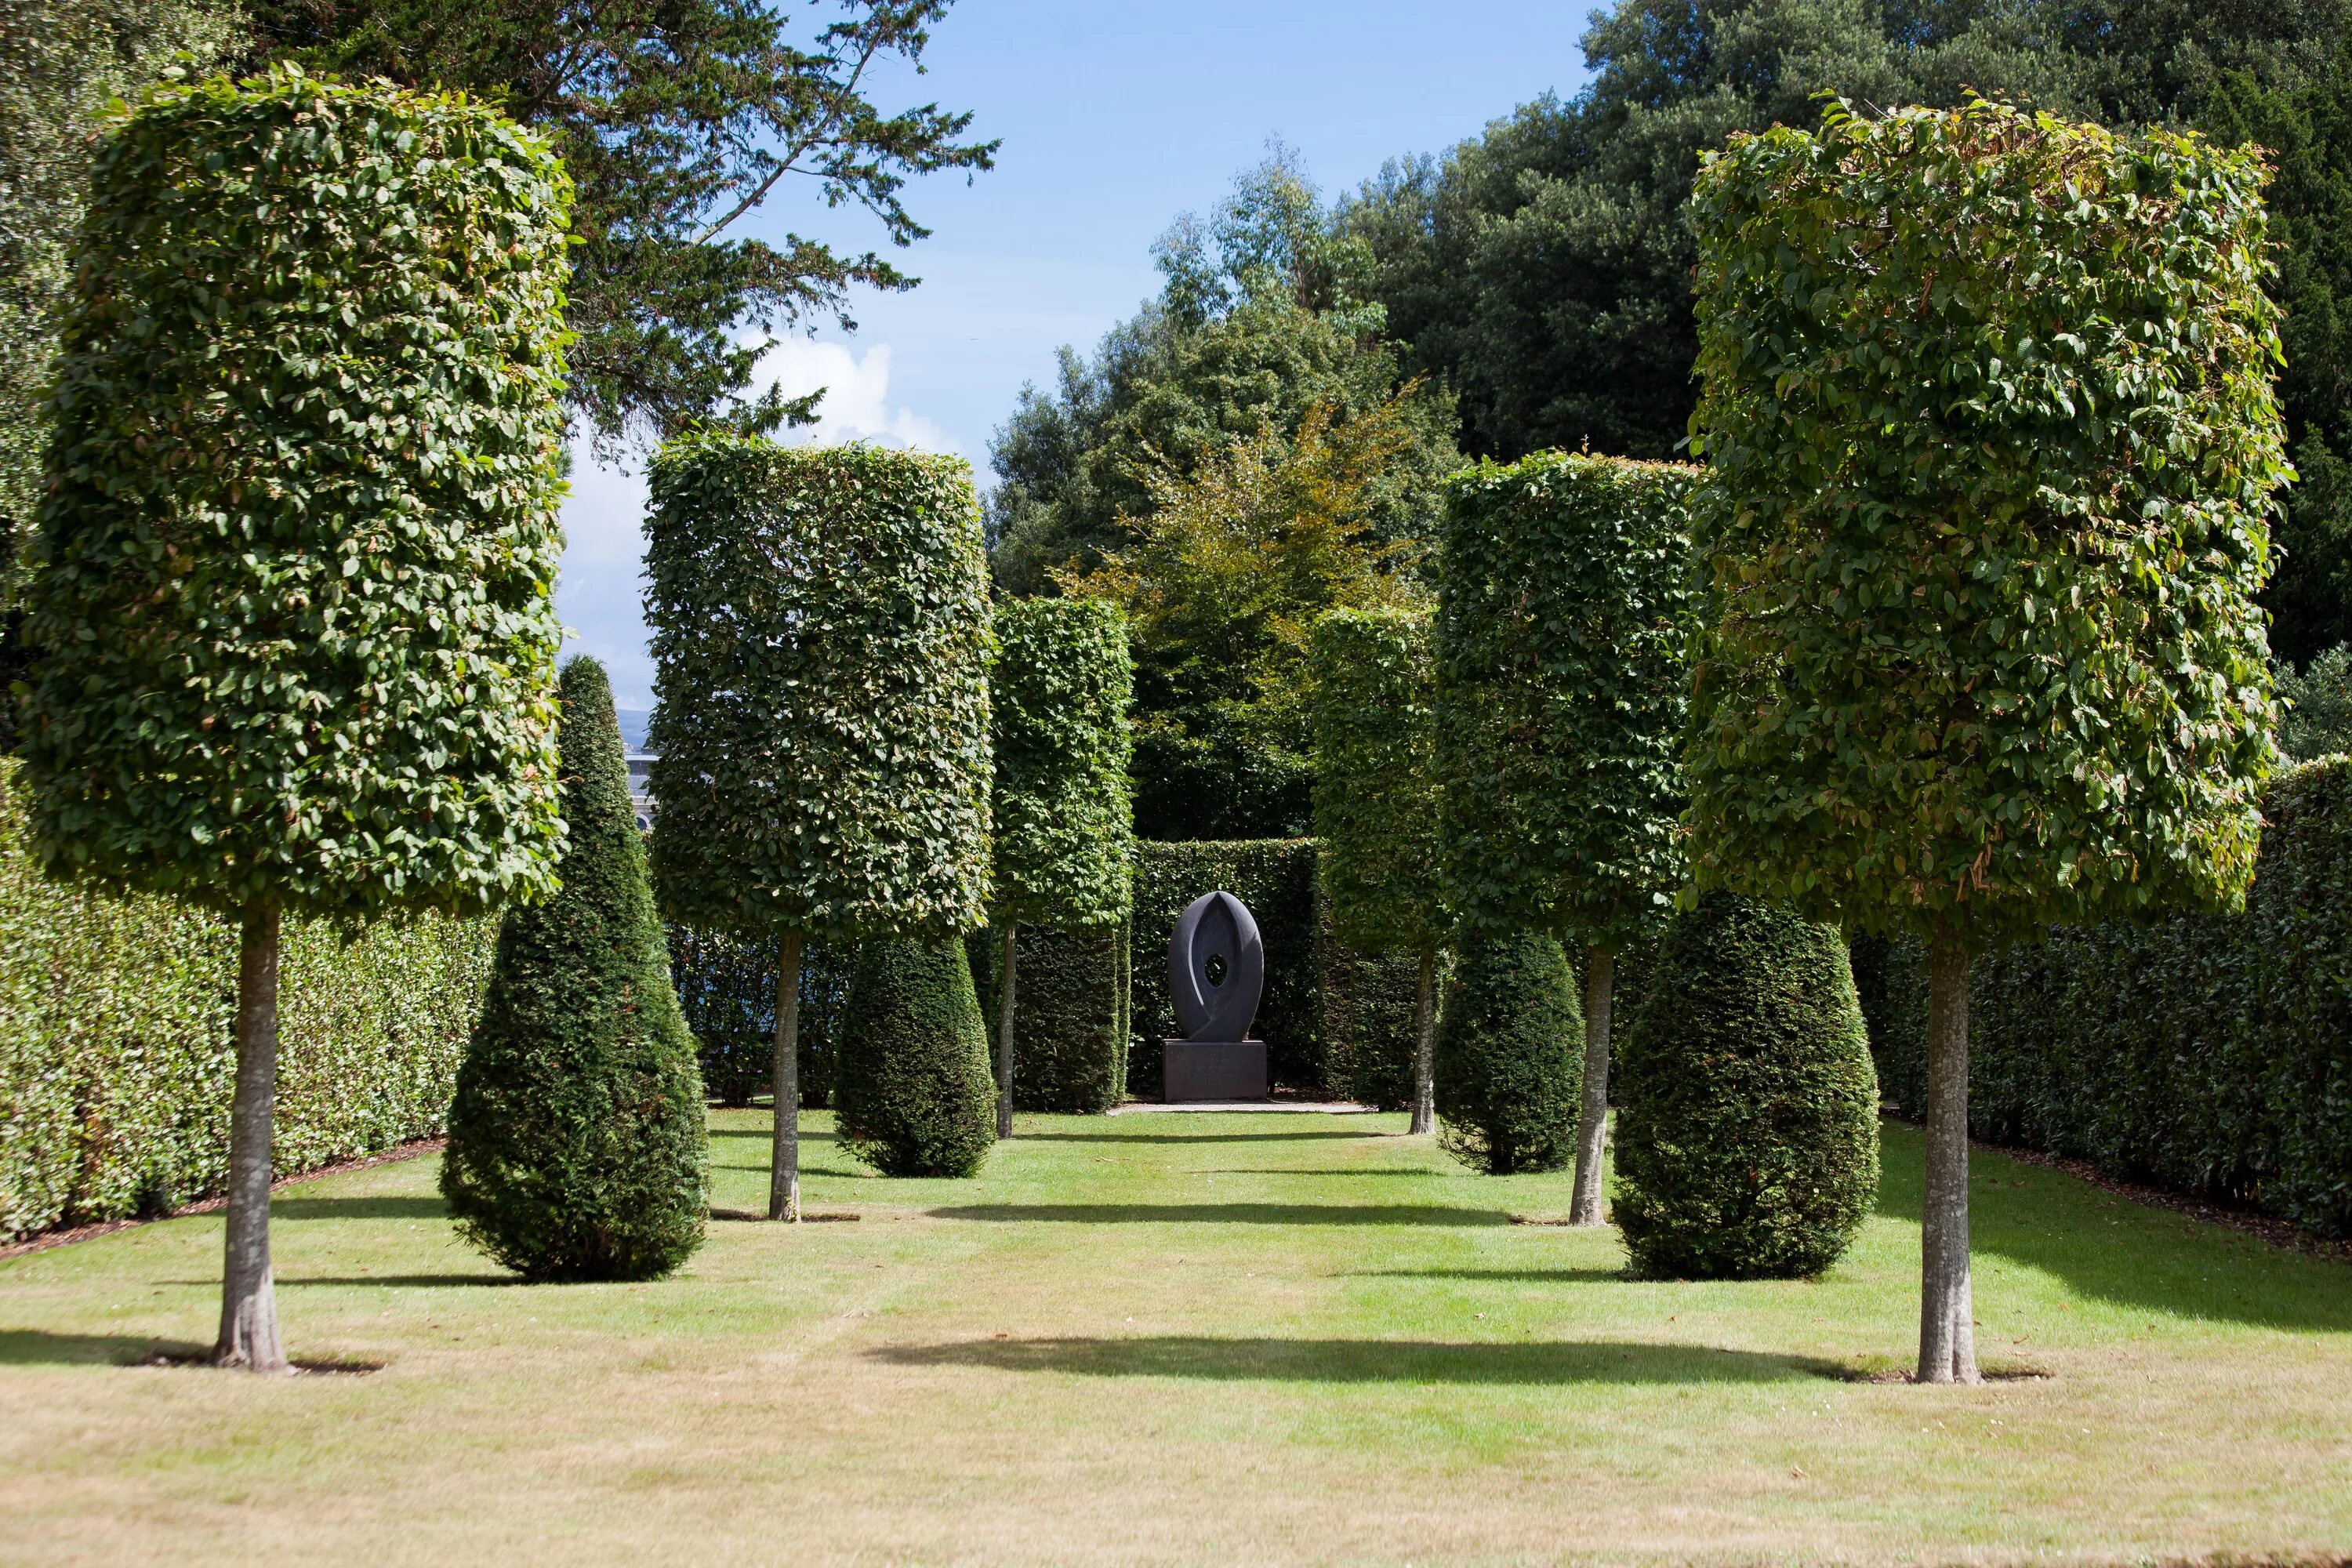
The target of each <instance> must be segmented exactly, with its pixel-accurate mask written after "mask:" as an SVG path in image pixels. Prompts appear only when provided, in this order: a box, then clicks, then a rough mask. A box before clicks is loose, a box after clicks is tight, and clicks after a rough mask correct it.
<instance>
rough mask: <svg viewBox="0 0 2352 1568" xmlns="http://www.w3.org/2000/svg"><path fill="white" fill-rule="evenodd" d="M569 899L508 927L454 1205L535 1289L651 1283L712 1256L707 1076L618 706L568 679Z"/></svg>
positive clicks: (557, 899)
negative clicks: (692, 1257)
mask: <svg viewBox="0 0 2352 1568" xmlns="http://www.w3.org/2000/svg"><path fill="white" fill-rule="evenodd" d="M561 690H562V701H563V717H562V723H561V726H560V728H559V730H558V731H557V746H558V749H559V752H560V753H561V755H562V808H563V816H564V820H565V821H566V823H568V824H569V825H570V829H571V833H570V837H569V839H568V841H567V844H566V847H565V849H564V854H563V858H562V862H561V863H560V864H559V866H558V868H557V871H558V874H559V875H560V876H561V877H562V888H561V889H560V890H559V891H558V892H557V893H556V895H555V896H554V897H553V898H552V899H551V900H549V901H548V902H546V903H544V904H538V905H526V906H524V907H522V908H520V909H517V910H513V911H511V912H510V913H509V914H508V916H507V917H506V921H505V922H504V924H503V925H502V926H501V927H500V928H499V945H498V953H497V956H496V958H495V959H494V960H493V962H492V967H491V971H490V984H489V992H488V996H487V997H486V998H485V999H484V1002H483V1006H482V1016H481V1020H480V1022H479V1023H478V1024H477V1025H476V1026H475V1028H474V1036H473V1038H472V1040H471V1041H470V1042H469V1043H468V1044H467V1047H466V1055H465V1058H464V1059H463V1061H462V1062H461V1063H460V1064H459V1066H458V1068H457V1099H456V1101H455V1103H453V1104H452V1105H451V1107H450V1110H449V1148H448V1152H447V1154H446V1156H445V1157H444V1158H443V1161H442V1164H441V1191H442V1194H443V1195H444V1196H446V1198H447V1199H448V1200H449V1209H450V1213H451V1214H452V1215H455V1216H456V1218H457V1228H458V1229H459V1231H461V1232H462V1233H463V1234H464V1235H465V1236H466V1237H467V1239H468V1240H469V1241H471V1242H473V1243H474V1245H476V1246H477V1247H480V1248H481V1249H482V1250H483V1251H485V1252H487V1253H488V1254H489V1255H490V1256H491V1257H492V1258H497V1259H498V1260H499V1262H500V1263H502V1264H504V1265H506V1266H507V1267H508V1268H511V1269H513V1270H514V1271H515V1272H517V1273H518V1274H520V1275H522V1276H523V1277H524V1278H525V1279H651V1278H653V1277H655V1276H656V1275H661V1274H667V1272H669V1271H670V1270H671V1269H672V1268H677V1266H678V1265H679V1264H680V1263H682V1262H684V1261H685V1260H686V1258H687V1256H688V1254H689V1253H691V1252H693V1250H694V1249H695V1248H696V1247H698V1246H700V1245H701V1243H702V1230H703V1220H704V1216H705V1214H706V1212H707V1211H706V1202H707V1199H706V1197H705V1183H706V1180H707V1177H708V1169H709V1134H708V1133H707V1131H705V1128H704V1118H703V1094H702V1072H701V1068H700V1067H699V1066H698V1062H697V1060H696V1053H695V1046H694V1037H692V1036H691V1035H689V1034H688V1033H687V1030H686V1020H685V1018H684V1016H683V1015H682V1014H681V1013H680V1012H679V1011H678V1005H677V992H676V991H675V990H673V989H672V988H671V984H670V972H669V951H668V947H667V943H666V942H664V940H663V936H662V927H661V922H660V921H659V920H658V919H656V916H655V914H654V900H653V892H652V889H650V887H649V886H648V885H647V883H646V847H645V841H644V838H643V837H642V836H641V835H640V834H639V832H638V831H637V824H636V816H635V813H634V812H633V811H631V809H630V806H629V775H628V770H627V767H626V765H625V763H623V761H622V756H621V731H620V726H619V725H618V724H617V723H615V722H614V713H613V689H612V687H611V686H610V685H609V684H608V683H607V682H606V680H605V679H604V668H603V667H602V666H600V665H598V664H597V663H596V661H595V660H593V659H590V658H575V659H573V660H572V662H571V663H570V664H568V665H566V666H564V668H563V675H562V689H561Z"/></svg>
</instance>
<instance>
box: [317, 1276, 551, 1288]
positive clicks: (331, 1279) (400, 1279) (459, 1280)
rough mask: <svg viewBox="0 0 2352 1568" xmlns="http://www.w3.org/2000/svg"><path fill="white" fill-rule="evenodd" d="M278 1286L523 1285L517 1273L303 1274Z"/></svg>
mask: <svg viewBox="0 0 2352 1568" xmlns="http://www.w3.org/2000/svg"><path fill="white" fill-rule="evenodd" d="M527 1283H528V1281H527V1280H525V1279H523V1278H522V1276H520V1274H306V1275H304V1276H303V1277H302V1278H300V1279H279V1280H278V1284H280V1285H345V1286H369V1285H375V1286H382V1287H384V1288H386V1289H394V1290H446V1289H473V1288H477V1287H488V1288H492V1289H501V1288H504V1287H506V1286H509V1285H522V1284H527Z"/></svg>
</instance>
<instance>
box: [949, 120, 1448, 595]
mask: <svg viewBox="0 0 2352 1568" xmlns="http://www.w3.org/2000/svg"><path fill="white" fill-rule="evenodd" d="M1158 254H1159V259H1160V270H1161V273H1162V275H1163V276H1164V277H1165V278H1166V279H1167V282H1166V285H1165V287H1164V288H1163V289H1162V290H1161V292H1160V297H1159V298H1157V299H1156V300H1152V301H1150V303H1148V304H1146V305H1145V306H1144V308H1143V310H1141V311H1140V312H1139V314H1138V315H1137V316H1136V317H1135V318H1134V319H1133V320H1131V321H1126V322H1123V323H1121V324H1120V325H1119V326H1118V327H1116V328H1114V329H1113V330H1112V331H1110V333H1109V334H1108V335H1107V336H1106V337H1105V338H1104V339H1103V341H1102V343H1101V346H1100V347H1099V348H1098V349H1097V352H1096V353H1095V355H1094V357H1093V358H1092V359H1091V360H1087V359H1083V358H1081V357H1080V356H1079V355H1078V354H1077V353H1076V352H1074V351H1072V350H1070V349H1067V348H1065V349H1064V350H1063V351H1062V352H1061V356H1060V357H1061V369H1060V376H1059V383H1058V384H1057V386H1056V387H1055V389H1054V390H1053V391H1052V392H1050V393H1045V392H1040V391H1038V390H1037V389H1036V388H1035V387H1034V386H1033V387H1024V389H1023V391H1022V395H1021V401H1020V403H1019V405H1018V406H1016V407H1015V409H1014V410H1013V416H1012V417H1011V418H1010V419H1009V420H1007V421H1006V423H1005V424H1004V426H1003V427H1002V428H1001V429H999V430H998V432H997V434H996V439H995V441H994V443H993V445H992V447H991V460H992V465H993V467H994V468H995V470H996V472H997V473H998V474H999V475H1000V476H1001V477H1002V480H1003V482H1002V483H1001V484H1000V486H999V487H998V489H997V490H996V492H995V494H994V496H993V498H992V506H991V517H990V531H991V535H992V541H993V542H994V545H995V568H996V574H997V578H998V581H999V582H1000V583H1002V584H1004V585H1005V586H1006V587H1007V588H1009V589H1011V590H1012V591H1013V592H1015V593H1018V594H1037V593H1045V592H1050V591H1051V589H1052V585H1053V583H1054V582H1055V573H1056V572H1057V571H1058V570H1061V569H1063V568H1076V570H1078V571H1081V572H1084V571H1087V570H1090V569H1092V568H1093V567H1095V566H1097V565H1099V564H1101V563H1102V561H1103V559H1104V558H1105V557H1106V555H1108V553H1109V552H1113V551H1115V550H1118V549H1119V548H1120V547H1121V546H1122V545H1123V544H1124V543H1125V536H1126V531H1125V530H1124V528H1123V527H1122V526H1121V524H1120V521H1119V519H1120V518H1121V517H1122V516H1128V517H1132V516H1135V515H1138V514H1139V513H1141V512H1142V511H1143V510H1146V509H1147V508H1148V507H1150V505H1151V504H1152V497H1153V493H1154V492H1153V490H1152V488H1151V487H1152V484H1153V482H1154V476H1159V477H1161V478H1165V477H1167V476H1169V475H1174V476H1177V477H1180V478H1181V477H1183V476H1186V475H1189V474H1191V473H1192V471H1193V469H1194V468H1196V467H1198V466H1199V465H1200V464H1201V463H1202V462H1203V461H1204V460H1206V459H1207V458H1209V457H1210V456H1211V455H1212V454H1214V453H1218V452H1222V451H1227V450H1230V449H1232V448H1234V447H1238V446H1241V445H1243V444H1245V443H1249V442H1253V441H1258V440H1260V439H1261V437H1265V438H1267V439H1270V441H1271V442H1272V445H1271V446H1270V447H1268V448H1267V452H1268V455H1269V457H1270V458H1274V459H1275V460H1276V461H1278V460H1279V453H1278V448H1279V447H1282V446H1283V445H1285V444H1286V443H1287V442H1288V441H1290V440H1291V439H1292V438H1293V437H1295V436H1296V435H1297V431H1298V429H1299V427H1300V426H1301V424H1302V423H1303V422H1304V421H1305V420H1306V418H1307V411H1308V410H1309V409H1312V408H1317V407H1320V408H1322V409H1324V410H1326V411H1327V413H1328V416H1330V417H1331V419H1332V420H1334V421H1336V422H1338V423H1342V424H1344V423H1345V422H1347V421H1348V420H1350V419H1353V418H1355V417H1357V416H1360V415H1363V414H1365V413H1366V412H1368V411H1370V409H1372V408H1374V407H1375V406H1376V405H1381V403H1383V402H1385V401H1388V400H1390V399H1391V398H1393V397H1395V396H1396V395H1397V394H1398V392H1399V389H1400V383H1401V381H1402V376H1401V374H1400V369H1399V367H1400V363H1401V350H1400V348H1399V347H1398V345H1396V344H1394V343H1392V342H1390V341H1389V340H1388V338H1387V336H1386V332H1385V321H1386V315H1385V312H1384V311H1383V310H1381V308H1380V307H1379V306H1378V305H1375V304H1371V303H1369V302H1368V301H1367V300H1365V298H1364V295H1363V289H1364V285H1365V282H1366V279H1367V278H1368V276H1369V268H1370V252H1369V250H1368V249H1367V248H1366V247H1365V246H1364V245H1363V244H1362V243H1361V242H1360V241H1358V240H1355V239H1353V238H1350V237H1342V236H1337V235H1335V234H1334V233H1333V232H1332V230H1331V228H1330V225H1329V223H1328V215H1327V214H1326V213H1325V212H1324V210H1323V207H1322V205H1321V202H1320V199H1319V198H1318V195H1317V194H1316V192H1315V189H1314V187H1313V186H1312V185H1311V184H1308V183H1307V180H1306V178H1305V176H1304V175H1303V174H1301V173H1300V172H1299V170H1298V167H1297V162H1296V160H1295V159H1294V158H1293V157H1292V156H1291V154H1290V153H1287V152H1286V151H1285V150H1283V149H1281V148H1279V147H1277V148H1276V151H1275V153H1274V154H1273V155H1272V156H1271V157H1269V158H1268V160H1267V161H1266V162H1265V163H1264V164H1262V165H1260V166H1259V167H1258V168H1256V169H1254V170H1252V171H1250V172H1249V173H1247V174H1244V175H1242V176H1241V177H1240V178H1239V179H1237V180H1236V181H1235V182H1234V192H1233V195H1231V196H1230V197H1228V198H1227V200H1226V201H1225V202H1224V204H1223V205H1222V206H1220V207H1219V208H1218V209H1217V211H1216V213H1215V214H1214V215H1213V217H1212V218H1211V219H1210V220H1209V221H1208V222H1206V223H1202V222H1201V221H1199V220H1197V219H1194V218H1192V217H1191V216H1185V217H1181V218H1180V219H1179V220H1178V221H1177V223H1176V225H1175V226H1173V227H1172V228H1171V229H1170V230H1169V232H1168V234H1167V235H1166V236H1164V237H1162V238H1161V240H1160V245H1159V247H1158ZM1389 418H1390V419H1391V422H1392V423H1394V424H1395V425H1396V426H1397V427H1398V428H1401V429H1403V430H1405V431H1407V432H1409V434H1410V437H1411V438H1410V439H1409V440H1407V441H1405V442H1403V443H1402V444H1401V445H1397V446H1395V447H1393V448H1392V449H1391V450H1390V451H1389V453H1388V455H1387V457H1386V458H1385V460H1384V462H1383V464H1382V466H1381V469H1380V470H1379V471H1378V472H1377V473H1374V474H1370V475H1367V476H1366V478H1365V489H1364V501H1365V504H1366V505H1367V506H1368V507H1369V508H1370V513H1369V515H1370V521H1371V522H1372V524H1373V526H1374V527H1375V528H1376V530H1377V531H1379V533H1380V534H1381V536H1382V537H1383V538H1386V539H1389V540H1405V539H1412V538H1418V537H1422V536H1423V535H1425V534H1426V533H1427V532H1428V531H1429V529H1430V525H1431V522H1432V519H1433V504H1434V503H1433V497H1434V489H1435V481H1436V479H1438V478H1439V477H1440V476H1441V475H1443V474H1444V472H1446V471H1447V470H1448V469H1449V468H1452V467H1453V466H1454V461H1455V457H1454V440H1453V431H1454V410H1453V400H1452V399H1451V398H1450V397H1449V396H1447V395H1444V393H1443V392H1442V391H1441V390H1440V389H1439V388H1438V387H1437V386H1436V385H1435V384H1433V383H1422V384H1416V385H1413V386H1412V387H1411V389H1410V391H1409V392H1407V393H1406V395H1404V396H1403V397H1402V400H1401V402H1400V404H1399V406H1398V408H1397V410H1396V411H1395V412H1394V414H1393V415H1391V416H1389Z"/></svg>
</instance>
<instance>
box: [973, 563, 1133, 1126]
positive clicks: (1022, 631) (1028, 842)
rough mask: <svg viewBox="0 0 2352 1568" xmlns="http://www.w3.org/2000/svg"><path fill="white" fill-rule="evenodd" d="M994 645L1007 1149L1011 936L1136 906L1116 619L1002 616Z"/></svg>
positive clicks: (1067, 610)
mask: <svg viewBox="0 0 2352 1568" xmlns="http://www.w3.org/2000/svg"><path fill="white" fill-rule="evenodd" d="M996 645H997V646H996V667H995V682H994V687H993V689H992V692H991V710H992V715H993V719H992V721H993V723H994V726H995V735H994V742H995V763H996V773H995V780H996V783H995V789H996V797H995V800H994V802H993V803H992V824H993V826H994V830H995V865H994V868H993V877H992V882H993V892H992V906H991V910H990V923H991V924H992V925H993V926H994V927H995V928H996V936H997V941H998V942H999V943H1000V944H1001V957H1000V961H999V967H998V972H997V973H998V979H997V986H998V995H997V1009H998V1022H997V1057H996V1135H997V1136H998V1137H999V1138H1010V1137H1012V1136H1013V1034H1014V1029H1013V1024H1014V1005H1015V999H1016V996H1017V994H1018V991H1019V975H1018V973H1017V963H1016V961H1017V959H1018V956H1019V950H1018V946H1017V943H1016V940H1015V939H1016V937H1017V935H1018V933H1019V930H1020V927H1021V926H1022V925H1024V923H1030V922H1034V923H1037V924H1041V925H1050V926H1056V927H1060V928H1062V929H1064V930H1087V929H1092V928H1097V927H1101V926H1109V925H1117V924H1118V922H1119V921H1124V920H1125V919H1127V916H1128V911H1129V908H1130V907H1131V906H1132V905H1133V904H1134V901H1135V890H1134V886H1133V868H1134V859H1135V807H1134V803H1133V800H1132V798H1131V795H1130V793H1129V782H1128V774H1127V765H1128V759H1129V754H1130V753H1131V752H1133V750H1134V737H1133V732H1132V730H1131V728H1130V724H1129V719H1128V708H1129V704H1130V703H1131V702H1132V701H1133V700H1134V696H1135V665H1134V662H1133V660H1132V659H1131V658H1129V654H1128V648H1127V619H1126V617H1125V616H1123V615H1121V614H1120V612H1119V609H1118V605H1112V604H1108V603H1107V602H1105V601H1102V600H1098V599H1014V600H1012V601H1010V602H1008V603H1005V604H1003V605H998V606H997V609H996Z"/></svg>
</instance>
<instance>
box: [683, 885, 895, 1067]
mask: <svg viewBox="0 0 2352 1568" xmlns="http://www.w3.org/2000/svg"><path fill="white" fill-rule="evenodd" d="M668 929H669V969H670V979H671V982H672V983H673V984H676V985H677V1000H678V1005H680V1006H681V1007H683V1008H684V1009H685V1010H686V1026H687V1027H688V1029H691V1030H692V1031H693V1032H694V1037H695V1039H696V1040H697V1041H698V1042H699V1043H700V1046H701V1049H702V1082H703V1087H704V1088H705V1089H709V1092H710V1095H711V1097H712V1098H713V1099H715V1100H718V1101H719V1103H720V1104H721V1105H730V1106H738V1107H740V1106H745V1105H749V1104H751V1100H752V1097H753V1096H755V1095H762V1094H765V1093H767V1092H768V1089H769V1086H770V1084H771V1083H772V1081H773V1074H774V1070H775V1063H776V940H777V939H776V938H775V936H774V935H773V934H772V933H770V932H766V931H720V930H710V929H708V928H704V927H699V926H682V925H672V926H670V927H669V928H668ZM856 962H857V950H856V946H855V945H854V944H850V943H835V944H832V945H828V944H826V943H824V942H808V943H806V944H804V945H803V947H802V949H801V1028H800V1083H801V1104H802V1105H803V1106H806V1107H808V1108H810V1109H813V1110H823V1109H824V1107H826V1106H827V1105H830V1104H831V1103H832V1102H833V1101H832V1094H833V1062H834V1050H835V1045H834V1042H835V1041H836V1040H838V1039H839V1038H840V1037H841V1010H842V1007H843V1005H844V1004H845V1003H846V1001H847V1000H848V996H849V972H850V970H851V969H852V968H854V967H855V966H856Z"/></svg>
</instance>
